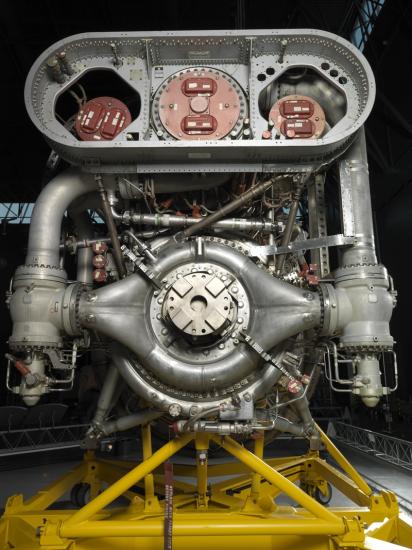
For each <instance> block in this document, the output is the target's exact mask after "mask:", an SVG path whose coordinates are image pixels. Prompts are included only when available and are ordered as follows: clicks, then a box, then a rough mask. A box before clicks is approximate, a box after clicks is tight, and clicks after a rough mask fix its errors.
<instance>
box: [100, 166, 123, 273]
mask: <svg viewBox="0 0 412 550" xmlns="http://www.w3.org/2000/svg"><path fill="white" fill-rule="evenodd" d="M95 180H96V183H97V187H98V189H99V193H100V197H101V201H102V208H103V214H104V218H105V222H106V226H107V231H108V233H109V236H110V239H111V241H112V250H113V258H114V261H115V263H116V267H117V271H118V272H119V277H120V278H121V279H122V278H123V277H125V276H126V268H125V266H124V261H123V255H122V251H121V249H120V244H119V237H118V235H117V228H116V224H115V223H114V220H113V216H112V211H111V208H110V204H109V201H108V199H107V193H106V189H105V188H104V185H103V178H102V176H101V175H96V176H95Z"/></svg>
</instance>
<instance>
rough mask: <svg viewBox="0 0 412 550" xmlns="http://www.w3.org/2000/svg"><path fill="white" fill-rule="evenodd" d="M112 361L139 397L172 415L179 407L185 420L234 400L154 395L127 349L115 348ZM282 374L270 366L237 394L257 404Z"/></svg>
mask: <svg viewBox="0 0 412 550" xmlns="http://www.w3.org/2000/svg"><path fill="white" fill-rule="evenodd" d="M281 353H282V352H280V353H279V354H278V355H277V359H280V357H281ZM112 357H113V362H114V364H115V365H116V367H117V368H118V370H119V373H120V375H121V376H122V378H123V379H124V381H125V382H126V384H127V385H128V386H129V387H130V388H131V389H132V390H133V391H134V392H135V393H136V395H139V396H140V397H141V398H142V399H145V400H146V401H148V402H149V403H150V402H152V401H154V402H155V403H156V407H157V408H158V409H161V410H162V411H165V412H169V411H168V410H169V407H170V406H173V408H176V406H178V407H180V409H181V415H182V416H189V415H190V414H191V412H192V410H193V409H192V407H195V408H196V411H198V412H201V411H204V410H205V409H206V410H209V409H210V408H211V407H219V406H220V404H221V403H222V402H228V401H230V399H231V394H227V395H225V396H221V397H217V396H216V397H212V396H210V397H209V398H208V399H207V401H206V402H202V401H199V399H196V398H191V397H190V396H188V397H186V398H183V397H179V396H177V395H169V394H168V393H166V391H164V390H161V389H160V388H156V391H155V392H154V391H153V386H152V385H151V384H150V383H149V382H148V381H147V380H146V379H145V378H144V377H143V376H142V375H141V374H140V372H139V365H138V364H137V362H136V360H135V359H134V358H133V357H132V355H131V354H130V352H129V351H128V350H127V349H125V348H123V347H122V346H119V345H117V344H114V345H113V356H112ZM281 374H282V373H281V372H280V370H279V369H277V368H276V367H275V366H274V365H272V364H271V363H266V364H265V365H263V367H262V370H261V371H260V376H259V377H258V378H257V379H255V381H254V382H252V384H250V385H247V386H244V387H243V388H242V389H241V390H237V391H236V394H237V396H238V397H239V398H240V399H243V396H244V395H245V394H248V396H249V397H252V399H253V400H254V401H257V400H258V399H260V398H261V397H263V396H264V395H265V394H266V393H267V390H268V388H271V387H273V386H274V385H275V384H276V383H277V382H278V381H279V378H280V376H281Z"/></svg>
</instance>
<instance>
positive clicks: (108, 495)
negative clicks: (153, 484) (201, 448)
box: [60, 434, 193, 537]
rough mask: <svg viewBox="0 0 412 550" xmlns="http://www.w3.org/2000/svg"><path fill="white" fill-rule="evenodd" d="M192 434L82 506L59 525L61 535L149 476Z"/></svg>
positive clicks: (170, 444) (170, 445) (168, 445)
mask: <svg viewBox="0 0 412 550" xmlns="http://www.w3.org/2000/svg"><path fill="white" fill-rule="evenodd" d="M192 438H193V434H184V435H182V436H180V437H176V438H174V439H172V440H171V441H169V443H166V444H165V445H163V447H161V448H160V449H159V450H158V451H156V452H155V453H154V454H153V455H152V456H151V457H150V458H149V459H148V460H145V461H144V462H142V463H141V464H139V465H138V466H136V468H133V470H131V471H130V472H128V473H127V474H125V475H124V476H123V477H122V478H121V479H119V480H118V481H116V483H114V484H113V485H112V486H111V487H108V488H107V489H106V490H105V491H103V493H101V494H100V495H98V496H97V497H96V498H95V499H93V500H92V501H90V502H89V503H88V504H86V506H83V508H81V509H80V510H79V511H78V512H76V513H74V514H73V515H72V516H71V517H70V518H69V519H68V520H67V521H65V522H63V523H62V525H61V528H60V529H61V535H62V536H63V537H64V536H65V529H66V528H67V527H68V526H70V525H72V526H74V525H76V524H78V523H81V522H82V521H86V520H87V519H89V518H91V517H92V516H94V514H97V512H100V510H102V509H103V508H105V507H106V506H107V505H108V504H110V503H111V502H113V501H114V500H115V499H116V498H118V497H120V496H121V495H122V494H123V493H124V492H125V491H127V490H128V489H130V487H132V486H133V485H135V484H136V483H137V482H139V481H140V480H141V479H143V478H144V477H145V476H146V475H147V474H150V473H151V472H152V471H153V470H154V469H155V468H157V466H160V464H163V462H166V460H168V459H169V458H170V457H171V456H173V455H174V454H175V453H177V452H178V451H179V450H180V449H182V448H183V447H184V446H185V445H187V444H188V443H189V441H191V439H192Z"/></svg>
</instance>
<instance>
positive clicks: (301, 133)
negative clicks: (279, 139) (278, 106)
mask: <svg viewBox="0 0 412 550" xmlns="http://www.w3.org/2000/svg"><path fill="white" fill-rule="evenodd" d="M280 129H281V132H282V134H283V135H284V136H286V137H288V138H311V137H312V136H313V134H314V133H315V132H314V125H313V124H312V122H311V121H310V120H284V121H283V122H282V125H281V127H280Z"/></svg>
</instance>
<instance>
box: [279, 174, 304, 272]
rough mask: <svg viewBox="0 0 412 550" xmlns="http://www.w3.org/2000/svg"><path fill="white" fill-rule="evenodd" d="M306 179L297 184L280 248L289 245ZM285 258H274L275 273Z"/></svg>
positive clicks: (284, 256) (280, 270)
mask: <svg viewBox="0 0 412 550" xmlns="http://www.w3.org/2000/svg"><path fill="white" fill-rule="evenodd" d="M308 179H309V177H308V176H307V177H306V178H305V179H304V180H303V181H301V182H300V183H299V184H298V188H297V190H296V192H295V193H294V196H293V200H292V204H291V205H290V209H289V216H288V221H287V222H286V227H285V230H284V232H283V236H282V243H281V246H288V245H289V243H290V239H291V238H292V231H293V226H294V225H295V222H296V216H297V214H298V210H299V201H300V197H301V194H302V190H303V186H304V184H305V182H306V181H307V180H308ZM286 256H287V254H279V255H278V257H277V258H276V271H277V272H278V273H281V272H282V269H283V264H284V263H285V259H286Z"/></svg>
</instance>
